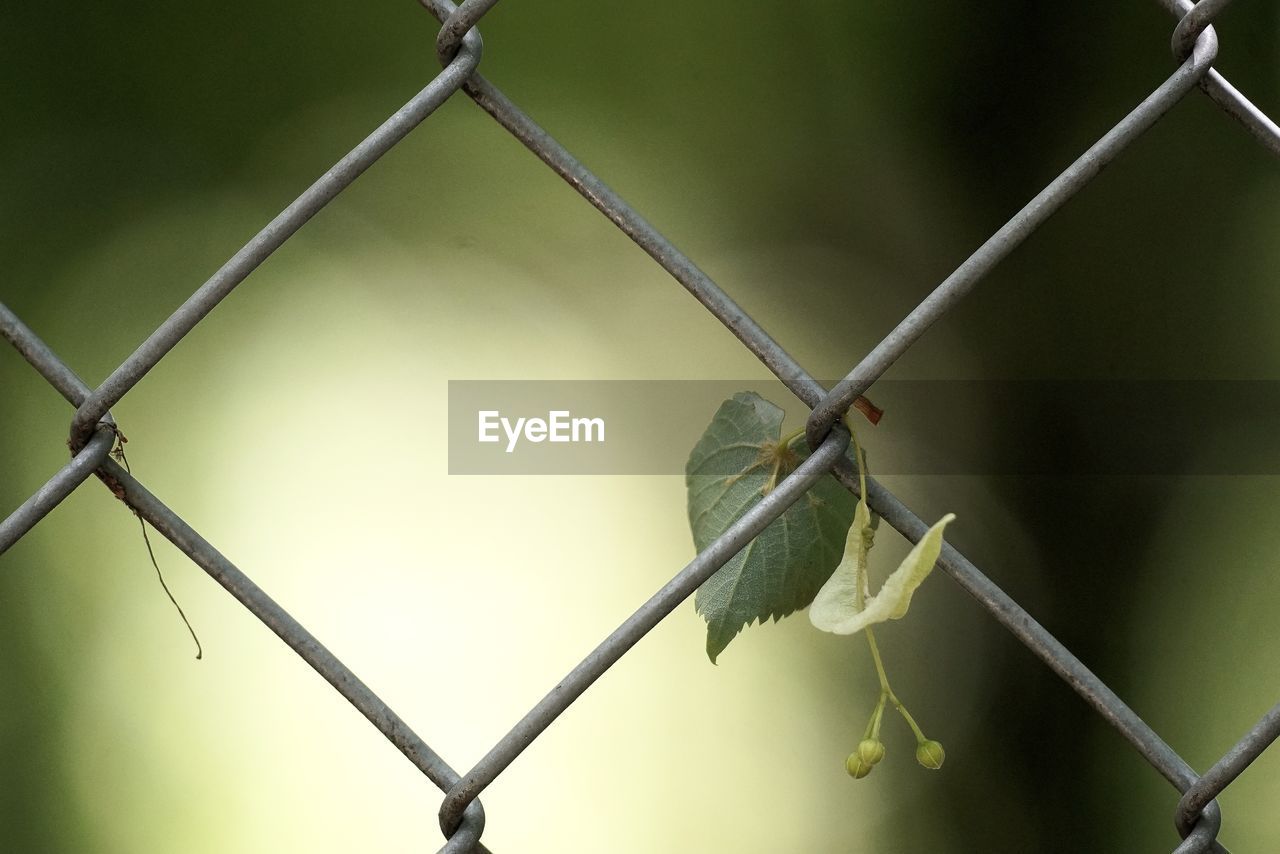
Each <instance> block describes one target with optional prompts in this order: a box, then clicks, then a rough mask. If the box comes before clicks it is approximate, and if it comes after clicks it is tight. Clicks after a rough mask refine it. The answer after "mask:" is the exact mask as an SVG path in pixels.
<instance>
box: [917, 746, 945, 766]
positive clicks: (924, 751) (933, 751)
mask: <svg viewBox="0 0 1280 854" xmlns="http://www.w3.org/2000/svg"><path fill="white" fill-rule="evenodd" d="M946 758H947V752H946V751H945V750H943V749H942V745H941V744H939V743H938V742H936V741H934V740H933V739H929V740H928V741H922V742H920V745H919V746H918V747H917V748H916V761H917V762H919V763H920V764H921V765H923V766H924V767H926V768H928V769H929V770H931V771H937V770H938V769H939V768H941V767H942V762H943V760H944V759H946Z"/></svg>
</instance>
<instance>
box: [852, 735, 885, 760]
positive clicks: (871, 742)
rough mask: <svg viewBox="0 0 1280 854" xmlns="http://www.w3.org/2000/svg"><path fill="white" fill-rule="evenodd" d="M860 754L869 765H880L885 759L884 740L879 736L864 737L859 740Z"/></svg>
mask: <svg viewBox="0 0 1280 854" xmlns="http://www.w3.org/2000/svg"><path fill="white" fill-rule="evenodd" d="M858 756H859V758H861V759H862V761H863V762H865V763H866V764H868V765H878V764H880V760H881V759H884V742H883V741H881V740H880V739H878V738H864V739H863V740H862V741H860V742H858Z"/></svg>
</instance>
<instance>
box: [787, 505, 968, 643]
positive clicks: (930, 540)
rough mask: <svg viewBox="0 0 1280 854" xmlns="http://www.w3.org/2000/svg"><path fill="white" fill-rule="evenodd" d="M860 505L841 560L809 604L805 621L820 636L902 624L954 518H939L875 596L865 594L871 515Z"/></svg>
mask: <svg viewBox="0 0 1280 854" xmlns="http://www.w3.org/2000/svg"><path fill="white" fill-rule="evenodd" d="M865 507H866V505H865V504H863V503H859V504H858V510H857V513H856V514H855V515H854V519H853V525H852V526H851V527H850V528H849V536H848V539H846V540H845V547H844V558H843V559H842V560H841V561H840V565H839V566H837V567H836V571H835V572H833V573H832V574H831V577H830V578H829V579H827V583H826V584H824V585H822V589H821V590H819V591H818V595H817V596H816V597H814V600H813V604H812V605H810V606H809V622H811V623H813V625H814V627H815V628H818V629H821V630H822V631H824V632H834V633H835V634H838V635H852V634H855V633H857V632H860V631H862V630H863V629H865V628H866V627H867V626H872V625H875V624H876V623H883V622H885V621H886V620H900V619H902V618H903V617H904V616H906V613H907V609H908V608H909V607H910V606H911V596H912V594H913V593H915V591H916V588H917V587H919V586H920V584H921V582H923V581H924V580H925V579H926V578H928V576H929V573H930V572H932V571H933V566H934V564H935V563H937V561H938V555H939V554H941V553H942V529H943V528H945V527H946V526H947V523H948V522H951V521H952V520H954V519H955V518H956V516H955V514H954V513H948V514H947V515H945V516H943V517H942V518H941V519H940V520H938V523H937V524H936V525H934V526H933V527H932V528H930V529H929V530H928V532H927V533H926V534H925V535H924V536H923V537H921V538H920V542H918V543H916V544H915V547H914V548H912V549H911V552H910V554H908V555H907V556H906V558H905V559H904V560H903V561H902V565H901V566H899V567H898V568H897V569H895V570H894V571H893V574H892V575H890V576H889V577H888V579H886V580H885V582H884V585H883V586H881V588H880V591H879V592H878V593H876V595H874V596H871V597H869V598H868V596H867V593H868V591H867V553H868V552H869V551H870V550H871V548H870V546H871V536H870V534H871V514H870V512H868V511H867V510H866V509H865Z"/></svg>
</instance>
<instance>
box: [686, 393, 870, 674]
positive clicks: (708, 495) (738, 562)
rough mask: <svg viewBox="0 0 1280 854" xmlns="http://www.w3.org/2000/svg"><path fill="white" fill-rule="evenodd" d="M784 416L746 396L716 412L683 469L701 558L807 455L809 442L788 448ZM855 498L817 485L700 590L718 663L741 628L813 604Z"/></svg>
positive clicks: (827, 481)
mask: <svg viewBox="0 0 1280 854" xmlns="http://www.w3.org/2000/svg"><path fill="white" fill-rule="evenodd" d="M782 419H783V412H782V410H781V409H780V408H779V407H777V406H775V405H774V404H772V403H770V402H769V401H767V400H765V399H764V398H762V397H760V396H759V395H757V394H755V393H754V392H740V393H738V394H735V395H734V396H733V397H732V398H730V399H729V400H726V401H725V402H724V403H723V404H721V405H720V409H719V410H718V411H717V412H716V415H715V418H713V419H712V421H711V424H710V426H708V427H707V429H706V432H704V433H703V434H702V438H701V439H699V440H698V444H697V445H695V446H694V448H693V451H692V453H690V455H689V462H688V464H687V465H686V466H685V483H686V485H687V486H688V492H689V526H690V528H691V529H692V531H693V542H694V545H695V546H696V547H697V549H698V550H699V551H701V550H703V549H705V548H706V547H707V546H708V545H710V544H711V543H712V542H713V541H714V540H715V539H716V538H717V537H719V536H720V535H721V534H723V533H724V532H725V530H726V529H728V527H729V526H730V525H732V524H733V523H734V522H735V521H737V520H738V519H739V518H740V517H741V516H742V514H744V513H746V512H747V510H749V509H750V508H751V507H752V506H753V505H755V504H756V503H757V502H758V501H759V500H760V499H761V498H763V497H764V496H765V495H766V494H767V493H768V492H769V491H770V490H771V489H773V487H774V486H775V485H776V484H777V483H778V482H779V481H781V480H782V478H784V477H786V475H787V474H789V473H790V472H791V471H793V470H794V469H795V467H796V466H798V465H799V464H800V462H801V461H802V460H803V459H804V458H805V457H806V456H808V449H807V448H806V446H805V443H804V439H803V436H797V437H796V441H794V442H785V443H784V442H783V441H782V439H781V431H782ZM855 504H856V502H855V500H854V498H853V496H852V495H851V494H850V493H849V492H848V491H847V490H845V489H844V487H842V486H841V485H840V484H839V483H838V482H837V481H836V480H835V478H832V477H824V478H821V479H820V480H819V481H818V482H817V483H816V484H814V485H813V487H811V488H810V489H809V491H808V492H806V493H805V495H804V497H803V498H801V499H800V500H799V501H797V502H795V504H793V505H792V506H791V507H790V508H789V509H788V510H787V511H786V512H785V513H783V514H782V516H780V517H779V518H778V519H777V520H775V521H774V522H773V524H771V525H770V526H769V527H767V528H765V529H764V531H762V532H761V533H760V535H759V536H757V537H756V538H755V539H754V540H752V541H751V542H750V543H749V544H747V545H746V546H745V547H744V548H743V550H742V551H741V552H739V553H738V554H737V555H735V556H734V557H733V559H731V560H730V561H729V562H728V563H727V564H725V565H724V566H723V567H721V568H720V570H719V571H718V572H717V573H716V574H715V575H713V576H711V578H709V579H707V580H706V581H705V582H704V583H703V585H702V586H701V587H700V588H698V593H697V596H696V597H695V599H694V605H695V606H696V607H697V610H698V613H700V614H702V616H703V617H704V618H705V619H706V621H707V655H708V656H709V657H710V658H711V661H712V662H715V660H716V657H717V656H718V655H719V654H720V653H721V652H723V651H724V649H725V647H727V646H728V645H729V642H730V641H732V640H733V639H734V637H736V636H737V634H738V632H740V631H742V629H743V627H744V626H747V625H750V624H751V623H753V622H755V621H757V620H759V621H760V622H764V621H765V620H767V619H769V618H770V617H772V618H773V619H774V620H775V621H777V620H780V619H782V618H783V617H785V616H787V615H788V614H791V613H794V612H796V611H799V610H800V609H802V608H804V607H806V606H808V604H809V603H810V602H812V601H813V597H814V596H815V595H816V594H817V592H818V590H819V588H821V587H822V584H823V582H825V581H826V580H827V578H829V577H830V575H831V573H832V571H833V570H834V569H835V567H836V564H837V563H838V562H839V560H840V554H841V547H842V544H843V542H844V539H845V534H846V533H847V532H848V530H849V525H850V523H851V522H852V520H853V515H854V508H855Z"/></svg>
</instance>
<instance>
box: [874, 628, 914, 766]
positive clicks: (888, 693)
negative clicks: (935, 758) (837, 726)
mask: <svg viewBox="0 0 1280 854" xmlns="http://www.w3.org/2000/svg"><path fill="white" fill-rule="evenodd" d="M865 632H866V635H867V645H868V646H870V647H871V660H872V661H874V662H875V665H876V676H877V677H879V679H880V704H879V705H878V706H877V707H876V709H877V713H878V712H879V711H880V710H881V709H883V708H884V702H885V700H888V701H889V702H890V703H892V704H893V707H894V709H896V710H897V712H898V714H900V715H902V719H903V720H905V721H906V722H907V726H909V727H911V731H912V732H913V733H915V736H916V741H917V742H922V741H926V740H927V739H926V737H925V734H924V732H923V731H922V730H921V729H920V725H919V724H917V723H916V719H915V718H913V717H911V713H910V712H908V711H907V707H906V706H904V705H902V701H901V700H899V699H898V695H897V694H895V693H893V688H891V687H890V686H889V676H888V675H887V674H886V673H885V672H884V662H883V661H881V660H880V648H879V647H878V646H876V635H875V632H873V631H872V630H871V627H870V626H868V627H867V628H866V629H865Z"/></svg>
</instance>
